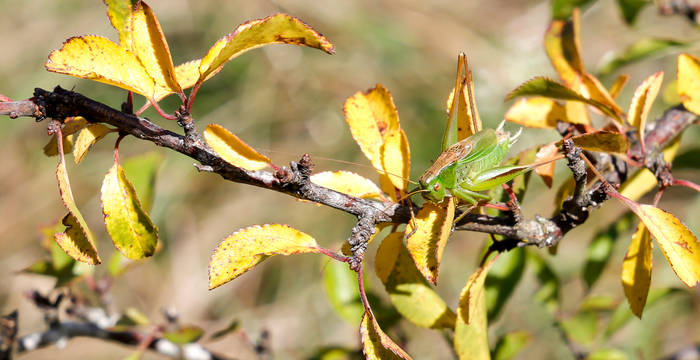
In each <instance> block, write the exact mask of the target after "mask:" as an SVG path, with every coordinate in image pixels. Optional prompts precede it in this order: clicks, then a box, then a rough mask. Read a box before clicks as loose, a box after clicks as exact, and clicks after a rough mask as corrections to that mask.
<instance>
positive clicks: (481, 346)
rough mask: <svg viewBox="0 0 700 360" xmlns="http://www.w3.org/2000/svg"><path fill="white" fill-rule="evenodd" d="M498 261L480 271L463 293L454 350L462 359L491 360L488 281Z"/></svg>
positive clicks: (468, 282) (488, 263) (470, 278)
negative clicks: (487, 307) (490, 270)
mask: <svg viewBox="0 0 700 360" xmlns="http://www.w3.org/2000/svg"><path fill="white" fill-rule="evenodd" d="M493 262H494V260H491V261H489V262H487V263H486V264H485V265H484V266H482V267H480V268H478V269H477V270H476V271H475V272H474V273H473V274H472V275H471V276H470V277H469V280H467V285H466V286H465V287H464V289H462V293H461V294H460V296H459V305H458V307H457V321H456V326H455V335H454V348H455V350H456V351H457V355H458V356H459V358H460V359H474V360H482V359H484V360H486V359H489V358H490V356H491V355H490V352H489V340H488V327H487V314H486V291H485V290H484V280H485V279H486V274H487V273H488V271H489V267H490V266H491V265H492V264H493Z"/></svg>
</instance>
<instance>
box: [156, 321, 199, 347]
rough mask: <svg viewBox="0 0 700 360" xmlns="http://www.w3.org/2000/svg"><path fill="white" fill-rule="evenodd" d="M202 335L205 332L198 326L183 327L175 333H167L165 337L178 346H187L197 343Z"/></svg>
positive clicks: (164, 334)
mask: <svg viewBox="0 0 700 360" xmlns="http://www.w3.org/2000/svg"><path fill="white" fill-rule="evenodd" d="M202 335H204V330H202V328H200V327H198V326H192V325H189V326H182V327H180V328H179V329H177V330H175V331H166V332H165V333H163V337H164V338H166V339H168V340H170V341H172V342H173V343H175V344H178V345H185V344H190V343H193V342H196V341H197V340H199V339H200V338H201V337H202Z"/></svg>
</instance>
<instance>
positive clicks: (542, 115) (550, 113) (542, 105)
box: [505, 96, 568, 129]
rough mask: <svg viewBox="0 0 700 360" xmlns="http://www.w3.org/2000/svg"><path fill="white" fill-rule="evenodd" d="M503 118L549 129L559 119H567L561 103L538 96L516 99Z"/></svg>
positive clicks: (528, 125)
mask: <svg viewBox="0 0 700 360" xmlns="http://www.w3.org/2000/svg"><path fill="white" fill-rule="evenodd" d="M505 119H506V120H508V121H510V122H514V123H516V124H520V125H523V126H527V127H534V128H550V129H553V128H554V127H555V126H556V125H557V121H559V120H561V121H568V119H567V117H566V109H565V108H564V106H563V105H561V104H559V103H558V102H556V101H554V100H552V99H549V98H546V97H539V96H536V97H531V98H528V99H520V100H518V101H517V102H516V103H515V104H513V105H512V106H511V107H510V109H508V112H507V113H506V116H505Z"/></svg>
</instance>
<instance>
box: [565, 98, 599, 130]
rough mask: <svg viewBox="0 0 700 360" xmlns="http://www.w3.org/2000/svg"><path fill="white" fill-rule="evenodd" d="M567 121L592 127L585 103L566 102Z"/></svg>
mask: <svg viewBox="0 0 700 360" xmlns="http://www.w3.org/2000/svg"><path fill="white" fill-rule="evenodd" d="M564 110H565V111H566V118H567V119H568V120H567V121H568V122H570V123H572V124H583V125H592V124H593V123H592V122H591V116H590V114H589V113H588V107H587V106H586V104H585V103H582V102H578V101H564Z"/></svg>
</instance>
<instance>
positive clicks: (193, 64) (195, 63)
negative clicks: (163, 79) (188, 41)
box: [153, 59, 201, 101]
mask: <svg viewBox="0 0 700 360" xmlns="http://www.w3.org/2000/svg"><path fill="white" fill-rule="evenodd" d="M200 61H201V60H200V59H197V60H192V61H188V62H186V63H182V64H180V65H178V66H176V67H175V78H176V79H177V82H178V84H179V85H180V88H182V89H183V90H184V89H189V88H191V87H192V86H194V84H195V83H197V79H199V63H200ZM172 93H173V92H172V91H170V90H168V89H166V88H164V87H157V88H156V90H155V94H154V95H153V98H154V99H155V100H156V101H160V100H161V99H163V98H164V97H166V96H168V95H170V94H172Z"/></svg>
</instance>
